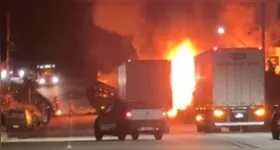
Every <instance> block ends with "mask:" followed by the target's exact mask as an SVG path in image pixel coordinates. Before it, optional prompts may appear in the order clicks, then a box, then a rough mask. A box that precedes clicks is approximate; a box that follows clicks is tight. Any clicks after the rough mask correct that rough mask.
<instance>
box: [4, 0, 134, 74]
mask: <svg viewBox="0 0 280 150" xmlns="http://www.w3.org/2000/svg"><path fill="white" fill-rule="evenodd" d="M8 2H9V3H6V5H5V6H7V7H5V9H3V8H1V26H2V27H1V32H2V33H1V35H2V36H1V38H2V48H3V47H4V46H3V45H5V42H3V41H4V39H3V37H5V33H6V31H7V30H6V26H5V24H6V23H5V13H4V10H9V11H10V13H11V30H12V41H13V43H14V45H15V46H14V52H12V58H13V60H14V61H15V62H17V63H19V62H32V63H48V62H52V63H56V64H58V65H59V66H63V67H68V69H71V70H79V71H80V70H81V69H82V68H89V67H93V66H94V64H95V65H96V64H98V65H99V66H97V67H100V64H102V63H100V62H99V63H97V62H94V61H93V60H94V58H87V57H88V56H90V55H89V51H90V50H91V49H92V47H94V46H92V45H93V44H97V45H98V47H99V49H98V51H103V52H104V53H105V54H103V55H104V56H105V55H109V56H116V55H112V54H108V53H109V52H108V51H107V50H108V49H115V50H114V52H116V53H117V50H118V49H116V47H117V48H118V47H120V46H119V43H120V41H121V40H120V39H121V38H122V37H120V36H119V35H116V34H114V33H109V32H107V31H104V30H101V29H100V28H98V27H96V26H95V25H94V24H93V18H92V15H91V13H92V12H93V11H92V10H91V9H92V6H93V4H94V3H89V2H73V1H70V0H59V1H50V0H48V1H47V0H40V1H39V2H38V1H35V0H8ZM3 6H4V5H2V6H1V7H3ZM99 36H102V38H101V39H105V40H104V41H100V40H96V39H100V38H99ZM106 39H108V40H111V41H106ZM97 41H98V42H97ZM108 42H109V43H115V45H114V44H113V45H112V44H108ZM100 43H103V45H102V44H100ZM100 45H101V46H100ZM104 45H105V46H107V47H104ZM109 45H110V46H111V47H108V46H109ZM102 46H103V47H102ZM129 49H132V48H129ZM105 50H106V51H105ZM130 51H133V50H130ZM114 54H115V53H114ZM130 54H131V53H130ZM3 55H4V51H3V50H2V56H3ZM103 55H102V56H103ZM109 56H106V58H107V59H109V58H111V57H109ZM88 60H89V61H90V62H89V61H88ZM120 61H121V60H115V61H114V62H110V63H111V64H110V65H111V66H112V64H113V63H120ZM108 66H109V65H108ZM111 66H110V67H111ZM69 67H70V68H69ZM102 67H105V65H104V64H102ZM100 68H101V67H100ZM107 68H108V67H107ZM102 69H104V68H102ZM109 70H110V69H109Z"/></svg>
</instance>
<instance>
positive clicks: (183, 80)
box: [168, 40, 195, 110]
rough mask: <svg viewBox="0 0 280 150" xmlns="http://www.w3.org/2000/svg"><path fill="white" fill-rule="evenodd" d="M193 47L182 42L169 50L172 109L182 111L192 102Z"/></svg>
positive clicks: (189, 42)
mask: <svg viewBox="0 0 280 150" xmlns="http://www.w3.org/2000/svg"><path fill="white" fill-rule="evenodd" d="M194 50H195V49H194V46H193V44H192V43H191V41H190V40H184V41H183V42H181V43H180V44H179V45H177V46H175V47H173V48H171V49H170V53H169V54H168V59H171V60H172V73H171V76H172V79H171V80H172V92H173V109H175V110H178V109H180V110H184V109H185V108H186V107H187V106H188V105H189V104H190V103H191V100H192V93H193V91H194V88H195V73H194Z"/></svg>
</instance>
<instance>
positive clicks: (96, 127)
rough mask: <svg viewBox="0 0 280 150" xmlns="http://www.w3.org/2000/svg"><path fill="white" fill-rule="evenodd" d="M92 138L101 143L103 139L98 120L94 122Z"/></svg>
mask: <svg viewBox="0 0 280 150" xmlns="http://www.w3.org/2000/svg"><path fill="white" fill-rule="evenodd" d="M94 136H95V139H96V141H101V140H102V137H103V133H102V131H101V129H100V124H99V121H98V119H96V122H95V124H94Z"/></svg>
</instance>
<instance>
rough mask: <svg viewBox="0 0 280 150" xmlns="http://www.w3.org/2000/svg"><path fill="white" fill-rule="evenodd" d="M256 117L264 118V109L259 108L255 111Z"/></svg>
mask: <svg viewBox="0 0 280 150" xmlns="http://www.w3.org/2000/svg"><path fill="white" fill-rule="evenodd" d="M255 115H257V116H258V117H262V116H264V115H265V109H264V108H259V109H257V110H255Z"/></svg>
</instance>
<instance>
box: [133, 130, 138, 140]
mask: <svg viewBox="0 0 280 150" xmlns="http://www.w3.org/2000/svg"><path fill="white" fill-rule="evenodd" d="M139 135H140V133H139V132H138V131H133V132H132V133H131V137H132V140H138V139H139Z"/></svg>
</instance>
